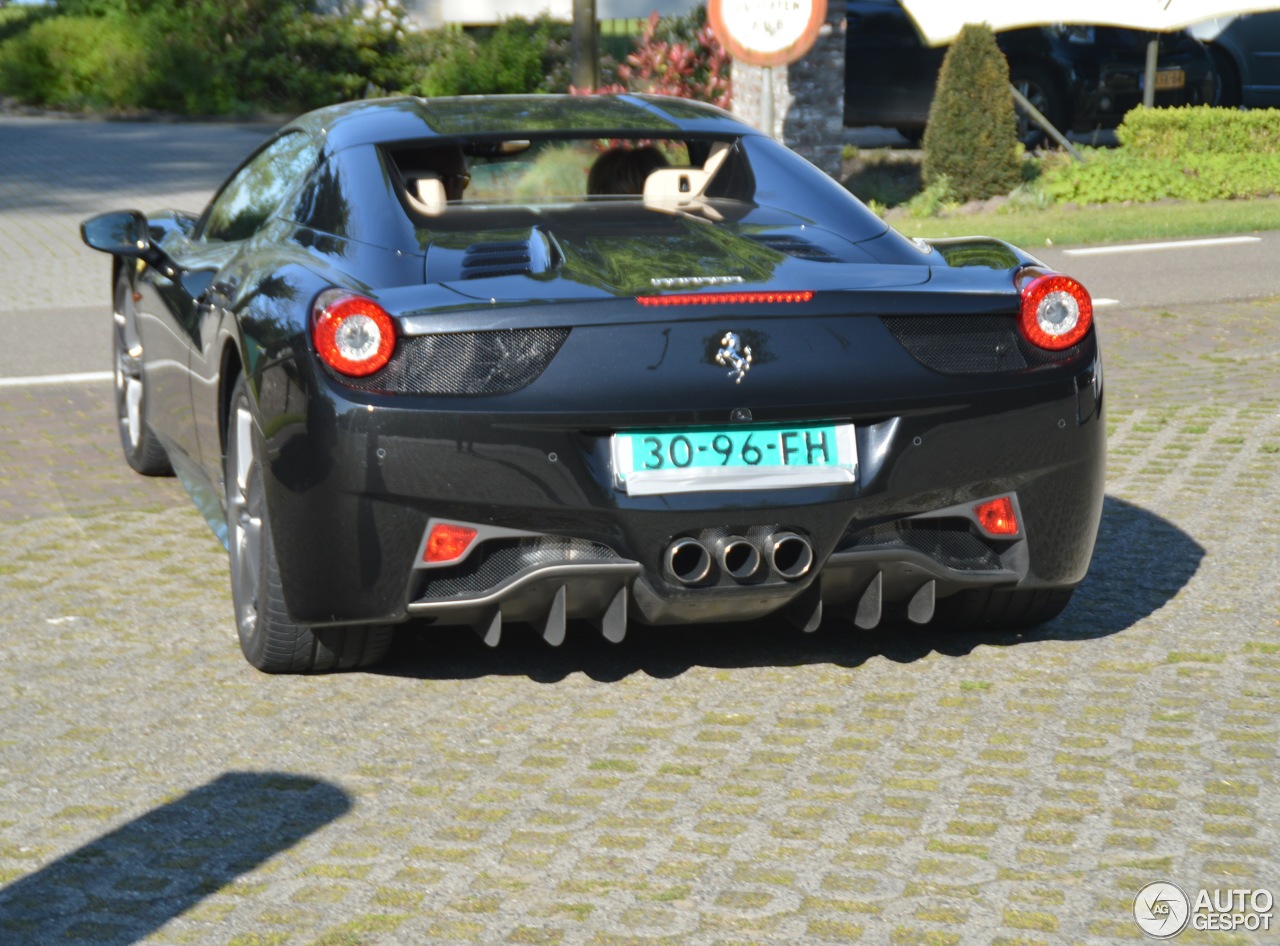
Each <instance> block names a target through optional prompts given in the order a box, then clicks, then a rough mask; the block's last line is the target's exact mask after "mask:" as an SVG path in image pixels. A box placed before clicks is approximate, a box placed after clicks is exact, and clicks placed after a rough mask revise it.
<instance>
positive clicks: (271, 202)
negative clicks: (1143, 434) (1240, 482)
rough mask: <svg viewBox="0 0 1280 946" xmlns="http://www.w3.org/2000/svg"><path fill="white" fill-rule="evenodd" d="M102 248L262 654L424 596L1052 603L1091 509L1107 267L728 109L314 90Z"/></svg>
mask: <svg viewBox="0 0 1280 946" xmlns="http://www.w3.org/2000/svg"><path fill="white" fill-rule="evenodd" d="M83 237H84V240H85V242H86V243H88V244H89V246H91V247H94V248H95V249H98V250H102V251H104V252H106V253H110V254H111V255H112V258H113V272H112V283H113V286H114V322H115V332H114V344H115V376H116V409H117V414H118V417H119V425H120V436H121V441H122V443H123V446H124V453H125V457H126V459H127V460H128V462H129V464H130V465H131V466H132V467H133V468H134V469H135V470H137V471H139V472H140V473H146V474H153V475H155V474H165V473H169V472H171V471H173V472H176V473H177V474H178V476H180V477H181V478H182V481H183V483H184V484H185V485H186V486H187V488H188V489H189V490H190V491H191V493H192V495H193V497H194V498H195V500H196V502H197V505H198V506H199V508H200V509H201V510H202V511H203V513H204V514H205V515H206V517H207V518H208V519H209V521H210V523H211V524H212V525H213V527H214V529H215V531H216V532H217V533H218V534H219V536H220V537H221V538H222V539H223V541H224V543H225V544H226V545H227V547H228V549H229V551H230V558H231V589H232V597H233V599H234V603H235V616H236V623H237V625H238V628H239V634H240V641H241V645H242V647H243V649H244V653H245V655H246V657H247V658H248V659H249V661H250V662H251V663H252V664H253V665H254V666H256V667H259V668H261V669H262V670H266V671H271V672H304V671H318V670H329V669H343V668H351V667H363V666H369V665H371V664H373V663H374V662H376V661H377V660H378V659H380V658H381V657H382V656H384V654H385V653H386V650H387V647H388V644H389V642H390V639H391V633H392V629H393V628H394V627H395V626H396V625H397V624H400V623H402V622H404V621H407V620H411V619H420V621H421V622H423V623H429V622H434V623H437V624H461V625H470V626H471V627H473V628H475V629H476V631H477V632H478V633H479V634H480V635H481V636H482V637H483V639H484V640H485V641H486V642H487V643H489V644H491V645H495V644H497V643H498V641H499V638H500V637H501V633H502V629H503V626H504V625H505V624H507V623H510V622H522V623H527V624H531V625H533V627H534V628H536V630H537V631H538V632H539V633H540V634H541V635H542V636H543V637H545V638H546V640H547V641H548V642H550V643H552V644H558V643H560V642H561V641H562V640H563V638H564V636H565V627H566V622H567V621H570V620H585V621H589V622H592V623H593V624H594V625H595V626H596V628H598V629H599V631H600V632H601V633H603V635H604V636H605V637H606V638H608V639H609V640H612V641H618V640H621V639H622V637H623V635H624V634H625V633H626V631H627V628H628V624H629V622H631V623H637V622H638V623H644V624H671V623H688V624H694V623H700V622H709V621H740V620H748V619H755V618H762V617H765V616H773V617H776V618H782V619H784V620H785V621H786V622H789V623H790V624H793V625H795V626H798V627H800V628H803V629H805V630H813V629H815V628H816V627H817V626H818V625H819V624H820V623H821V622H822V621H823V620H824V618H826V619H832V618H837V617H839V618H844V619H846V620H847V621H848V622H850V623H851V624H852V625H854V626H856V627H859V628H870V627H874V626H875V625H877V624H878V623H879V622H880V621H881V620H882V618H883V619H885V620H890V619H892V620H895V621H898V620H900V621H901V622H903V624H904V625H905V624H906V623H907V622H915V623H917V624H927V623H930V622H933V624H934V625H937V626H939V627H940V628H942V629H949V628H952V627H957V628H958V627H966V626H967V627H972V626H982V627H989V626H1010V625H1029V624H1035V623H1038V622H1041V621H1045V620H1047V619H1049V618H1051V617H1053V616H1054V615H1056V614H1057V613H1058V612H1059V611H1060V610H1061V609H1062V608H1063V607H1064V606H1065V605H1066V603H1067V600H1068V599H1069V598H1070V596H1071V592H1072V589H1073V588H1074V587H1075V586H1076V585H1077V584H1078V583H1079V582H1080V581H1081V579H1082V578H1083V577H1084V575H1085V570H1086V568H1087V567H1088V564H1089V558H1090V555H1091V553H1092V548H1093V543H1094V537H1095V534H1096V531H1097V526H1098V518H1099V514H1100V510H1101V504H1102V486H1103V460H1104V439H1103V427H1104V425H1103V423H1102V369H1101V362H1100V360H1099V354H1098V345H1097V340H1096V335H1095V331H1094V329H1093V328H1092V306H1091V303H1090V299H1089V295H1088V293H1087V292H1086V291H1085V290H1084V288H1083V287H1081V286H1080V284H1079V283H1077V282H1076V281H1074V280H1073V279H1070V278H1068V277H1066V276H1062V275H1059V274H1056V273H1052V272H1049V271H1047V270H1046V269H1045V268H1044V267H1043V266H1042V265H1041V264H1040V263H1039V262H1037V261H1036V260H1035V259H1033V258H1032V257H1030V256H1028V255H1026V254H1024V253H1022V252H1020V251H1019V250H1017V249H1014V248H1013V247H1011V246H1009V245H1007V244H1004V243H1001V242H999V241H995V240H990V239H966V240H955V241H933V242H921V241H912V240H908V239H906V238H904V237H902V236H901V235H899V234H898V233H897V232H895V231H894V230H892V229H890V228H888V227H887V226H886V225H885V224H884V223H883V222H882V221H881V220H880V219H878V218H877V217H876V216H875V215H874V214H872V213H871V212H870V211H868V210H867V209H866V208H865V207H864V206H863V205H862V204H861V203H859V202H858V201H857V200H856V199H855V198H854V197H852V196H851V195H850V194H849V193H847V192H846V191H845V190H844V189H843V188H842V187H840V186H839V185H838V184H836V183H835V182H833V181H832V180H830V179H829V178H828V177H826V176H825V175H823V174H822V173H821V172H819V171H818V170H817V169H815V168H814V167H813V166H811V165H810V164H808V163H806V162H805V161H804V160H802V159H801V158H799V157H798V156H796V155H795V154H793V153H792V152H790V151H788V150H787V149H786V148H784V147H783V146H781V145H779V144H777V143H775V142H774V141H772V140H771V139H770V138H768V137H767V136H765V135H762V134H761V133H759V132H758V131H756V130H755V129H753V128H750V127H748V126H746V125H744V124H742V123H740V122H739V121H737V120H735V119H734V118H733V117H732V116H730V115H728V114H726V113H725V112H722V111H719V110H717V109H715V108H712V107H710V106H706V105H702V104H698V103H693V102H689V101H685V100H679V99H666V98H659V97H649V96H618V97H558V96H529V97H496V98H477V99H468V98H457V99H431V100H424V99H414V98H401V99H394V100H384V101H369V102H360V103H354V104H349V105H343V106H336V107H333V108H327V109H323V110H320V111H317V112H313V113H311V114H308V115H304V116H302V117H301V118H299V119H297V120H295V121H293V122H290V123H289V124H288V125H286V126H285V127H284V128H282V129H281V130H280V131H279V133H277V134H275V135H274V136H272V137H271V138H270V139H269V140H268V141H267V142H266V143H264V144H263V145H262V146H261V147H260V148H259V149H258V150H257V151H256V152H255V153H254V154H252V155H251V156H250V157H249V159H248V160H247V161H246V162H245V163H244V164H243V165H242V166H241V167H240V168H239V169H238V170H236V172H235V173H234V174H233V175H232V176H231V178H230V179H229V180H228V181H227V183H226V184H225V185H223V187H222V188H221V189H220V190H219V191H218V193H217V194H216V196H215V197H214V198H213V200H212V202H211V203H210V204H209V206H208V207H207V208H205V210H204V212H203V213H202V214H200V215H199V216H194V215H190V214H185V213H176V212H165V213H159V214H155V215H153V216H151V217H144V216H143V215H142V214H140V213H138V212H136V211H121V212H116V213H108V214H103V215H101V216H98V217H94V218H93V219H91V220H88V221H86V222H85V223H84V225H83Z"/></svg>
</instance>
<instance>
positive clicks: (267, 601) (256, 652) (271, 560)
mask: <svg viewBox="0 0 1280 946" xmlns="http://www.w3.org/2000/svg"><path fill="white" fill-rule="evenodd" d="M225 463H226V468H225V471H224V472H225V477H226V484H227V545H228V550H229V552H230V554H231V598H232V602H233V604H234V606H235V613H236V630H237V631H238V633H239V635H240V649H241V650H242V651H243V652H244V656H245V659H246V660H248V661H249V663H251V664H253V666H255V667H257V668H258V669H259V670H261V671H263V672H265V673H313V672H317V671H325V670H353V669H355V668H358V667H371V666H373V665H374V664H376V663H378V662H379V661H380V660H382V658H383V657H385V656H386V654H387V650H388V648H390V646H391V638H392V636H393V634H394V629H393V628H391V627H388V626H375V627H350V628H323V629H312V628H309V627H304V626H303V625H300V624H296V623H294V622H293V620H292V619H291V618H290V617H289V611H288V609H287V608H286V607H285V603H284V594H283V592H282V590H281V587H280V568H279V562H278V560H277V558H276V549H275V542H274V540H273V538H272V535H271V522H270V519H269V517H268V510H267V502H266V496H265V495H264V493H263V486H262V465H261V463H260V462H259V459H258V453H257V445H256V442H255V439H254V434H253V414H252V413H251V411H250V407H249V387H248V385H247V384H246V383H245V380H244V378H243V377H241V378H239V379H237V381H236V385H235V389H234V390H233V391H232V393H231V408H230V411H229V412H228V415H227V452H226V459H225Z"/></svg>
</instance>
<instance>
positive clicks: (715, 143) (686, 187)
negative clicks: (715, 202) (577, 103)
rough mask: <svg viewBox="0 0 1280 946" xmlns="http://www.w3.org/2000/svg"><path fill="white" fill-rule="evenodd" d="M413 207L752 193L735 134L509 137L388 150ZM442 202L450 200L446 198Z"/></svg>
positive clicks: (429, 210) (427, 210)
mask: <svg viewBox="0 0 1280 946" xmlns="http://www.w3.org/2000/svg"><path fill="white" fill-rule="evenodd" d="M387 154H388V157H389V158H390V163H391V164H392V165H393V166H394V168H395V169H396V171H397V176H398V177H399V179H400V183H401V184H402V186H403V187H404V189H405V192H406V194H407V196H408V199H409V200H408V202H409V204H410V208H411V209H413V210H416V211H417V212H419V213H423V214H425V215H428V216H430V215H437V214H440V213H443V212H444V211H445V210H446V209H447V208H448V207H449V206H450V205H457V204H463V205H471V206H475V205H493V204H533V205H537V204H548V203H562V202H565V201H586V200H611V199H617V200H643V199H644V198H645V195H646V193H647V194H648V195H649V197H650V199H651V200H652V199H656V197H655V195H662V194H668V193H669V194H672V195H677V196H679V197H680V198H681V199H684V200H693V199H696V198H698V197H706V198H713V197H716V198H727V199H731V200H750V199H751V188H750V186H749V176H748V175H746V174H744V173H743V171H744V170H745V168H744V167H738V168H736V169H735V165H740V164H743V163H744V159H743V158H742V157H741V154H740V152H739V150H738V148H737V141H736V140H735V139H722V140H715V139H708V140H680V139H673V138H652V137H649V138H641V137H623V138H568V139H566V138H558V139H507V140H501V141H485V142H475V141H471V142H436V141H432V142H422V143H416V144H413V145H408V146H406V145H399V146H396V147H394V148H389V149H388V150H387ZM442 202H443V205H442Z"/></svg>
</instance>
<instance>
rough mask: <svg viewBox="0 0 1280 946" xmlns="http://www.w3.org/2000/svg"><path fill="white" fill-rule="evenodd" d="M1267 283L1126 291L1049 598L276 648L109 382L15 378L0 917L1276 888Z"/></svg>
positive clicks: (2, 555) (711, 920) (132, 934)
mask: <svg viewBox="0 0 1280 946" xmlns="http://www.w3.org/2000/svg"><path fill="white" fill-rule="evenodd" d="M0 223H2V221H0ZM1277 304H1278V303H1277V302H1276V301H1275V300H1270V301H1264V302H1259V303H1256V304H1233V305H1230V306H1203V307H1196V308H1191V309H1179V310H1176V311H1170V312H1169V313H1167V314H1166V313H1164V312H1161V311H1144V310H1130V311H1117V310H1105V311H1104V312H1103V313H1102V314H1101V316H1100V320H1101V331H1102V333H1103V338H1104V342H1105V344H1106V346H1107V347H1106V359H1107V385H1108V387H1107V404H1108V410H1109V417H1108V424H1109V428H1110V431H1111V433H1110V450H1111V460H1110V471H1109V479H1108V498H1107V501H1106V506H1105V510H1104V516H1103V523H1102V529H1101V534H1100V537H1099V544H1098V550H1097V554H1096V556H1095V560H1094V566H1093V568H1092V570H1091V572H1090V576H1089V578H1088V580H1087V581H1086V582H1085V584H1084V585H1083V586H1082V587H1081V589H1080V590H1079V592H1078V593H1077V596H1076V598H1075V600H1074V602H1073V603H1072V605H1071V606H1070V607H1069V608H1068V610H1067V611H1066V612H1065V613H1064V614H1063V615H1062V616H1061V617H1060V618H1058V619H1057V620H1055V621H1054V622H1052V623H1050V624H1049V625H1046V626H1045V627H1043V628H1041V629H1039V630H1037V631H1033V632H1027V633H1022V634H989V635H975V634H957V633H948V632H946V631H945V629H943V630H939V631H936V632H928V633H922V632H920V631H911V630H903V629H895V630H882V631H877V632H874V633H865V632H858V631H855V630H854V629H853V628H852V627H851V626H848V625H844V624H839V623H836V622H831V623H829V624H828V625H826V626H824V627H823V628H822V629H821V630H819V631H818V632H817V633H816V634H814V635H810V636H804V635H801V634H799V633H798V632H796V631H793V630H791V629H789V628H787V627H783V626H780V625H779V624H777V623H774V622H768V621H765V622H760V623H758V624H753V625H733V626H717V627H710V628H700V629H696V630H688V629H662V628H654V629H645V628H640V627H637V628H634V629H633V633H632V634H631V636H629V637H628V639H627V640H626V641H625V642H624V643H623V644H621V645H617V646H614V645H610V644H607V643H606V642H604V641H603V640H601V639H600V638H599V637H598V636H596V635H595V634H594V632H592V631H591V629H590V628H589V627H588V626H587V625H574V626H572V627H571V628H570V634H569V639H568V641H567V642H566V643H565V645H564V646H563V647H562V648H559V649H554V650H553V649H551V648H548V647H547V646H545V645H544V644H543V643H542V642H541V641H540V640H539V639H537V637H536V635H535V634H534V633H533V631H531V630H529V631H526V632H524V633H521V632H520V629H518V628H516V629H511V632H510V633H509V634H506V635H505V636H504V640H503V643H502V646H501V647H500V648H498V649H497V650H494V651H491V650H488V649H486V648H485V647H484V646H483V645H482V644H481V643H480V642H479V640H478V639H477V638H475V637H474V635H472V634H471V632H469V631H465V630H448V629H430V628H414V629H409V630H407V631H406V632H405V633H403V634H402V635H401V636H400V638H399V639H398V641H397V643H396V645H395V647H394V648H393V652H392V655H391V658H390V659H389V660H388V662H387V664H386V665H385V666H384V667H382V668H379V670H378V671H377V672H369V673H354V674H342V675H332V676H321V677H267V676H264V675H261V674H259V673H257V672H255V671H253V670H252V669H251V668H250V667H249V666H248V665H247V664H246V663H245V662H244V661H243V659H242V658H241V657H240V654H239V651H238V648H237V646H236V642H235V632H234V626H233V623H232V618H231V603H230V596H229V593H228V588H227V579H226V571H227V567H226V558H225V553H224V552H223V551H222V549H221V546H220V545H219V544H218V543H217V541H216V540H215V539H214V537H213V535H212V533H211V532H210V531H209V529H208V527H207V526H206V525H205V524H204V522H203V520H202V519H201V518H200V516H199V514H198V513H197V512H196V511H195V509H194V508H193V507H192V506H191V504H190V503H189V501H187V500H186V498H185V496H184V495H183V494H182V492H181V490H180V488H179V487H178V486H177V485H176V483H175V482H174V481H173V480H163V479H160V480H154V479H144V478H141V477H137V476H135V475H133V474H132V473H131V472H129V471H128V469H127V468H126V467H125V466H124V463H123V461H122V460H120V459H119V457H118V445H117V438H116V434H115V431H114V427H113V424H114V419H113V416H112V410H111V406H110V396H111V391H110V385H109V384H92V385H80V386H50V387H42V388H26V389H0V615H3V617H2V618H0V621H2V624H0V633H2V635H3V636H2V637H0V640H2V641H3V655H4V660H3V663H2V664H0V773H3V777H0V942H4V943H10V942H12V943H16V944H28V943H30V944H44V943H93V944H108V946H117V944H119V946H123V944H129V943H148V944H205V943H214V944H227V946H267V944H271V946H276V944H289V946H292V944H298V946H337V944H344V946H345V944H418V943H433V944H434V943H450V944H452V943H486V944H487V943H533V944H539V943H547V944H566V946H570V944H572V946H580V944H590V946H623V944H663V943H678V944H708V946H711V944H716V946H720V944H724V946H727V944H744V943H778V944H784V943H785V944H793V943H817V944H821V943H850V942H857V943H867V944H886V943H887V944H962V946H968V944H975V946H1013V944H1036V943H1043V944H1060V943H1065V944H1094V943H1112V942H1140V941H1142V940H1143V936H1142V934H1141V933H1140V932H1139V931H1138V929H1137V927H1136V926H1135V924H1134V923H1133V921H1132V918H1131V913H1130V909H1131V903H1132V899H1133V896H1134V894H1135V893H1136V892H1137V891H1138V889H1139V888H1140V887H1141V886H1142V885H1143V884H1145V883H1147V882H1149V881H1153V880H1172V881H1174V882H1176V883H1178V884H1180V885H1181V886H1182V887H1183V888H1184V889H1189V890H1192V891H1194V890H1197V889H1199V888H1201V887H1208V888H1211V889H1212V888H1214V887H1223V888H1226V887H1246V888H1247V887H1258V886H1261V887H1268V888H1270V889H1271V890H1272V891H1273V892H1274V891H1276V890H1277V888H1280V876H1277V874H1278V872H1277V864H1278V863H1280V856H1278V855H1280V828H1278V827H1277V819H1276V812H1277V810H1280V804H1278V803H1280V791H1278V789H1277V781H1276V770H1277V759H1276V754H1277V721H1278V720H1280V591H1277V588H1278V587H1280V512H1278V511H1277V510H1280V462H1277V461H1278V460H1280V379H1278V377H1277V372H1276V371H1275V368H1274V364H1275V359H1274V358H1269V357H1268V356H1267V353H1268V352H1272V353H1274V352H1276V351H1277V350H1280V324H1278V322H1277V320H1276V319H1275V318H1274V314H1275V312H1276V307H1277ZM104 317H105V316H104ZM1178 941H1179V942H1184V941H1185V942H1188V943H1219V944H1231V943H1253V942H1268V941H1274V940H1273V939H1272V940H1268V939H1267V938H1264V937H1262V936H1259V935H1251V934H1247V933H1195V932H1193V931H1188V932H1186V933H1184V934H1183V935H1182V936H1181V937H1180V938H1179V940H1178Z"/></svg>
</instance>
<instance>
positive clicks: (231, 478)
mask: <svg viewBox="0 0 1280 946" xmlns="http://www.w3.org/2000/svg"><path fill="white" fill-rule="evenodd" d="M227 433H228V436H227V471H226V476H227V532H228V534H227V545H228V546H229V551H230V553H231V597H232V600H233V603H234V605H235V609H236V625H237V627H238V629H239V631H240V637H241V639H242V640H248V639H249V638H250V637H252V636H253V634H254V632H255V631H256V629H257V626H258V599H259V594H260V588H259V580H260V575H261V571H260V570H259V563H260V562H261V560H262V473H261V471H260V470H259V469H258V460H257V457H256V455H255V454H254V446H253V415H252V414H250V413H249V405H248V403H247V402H246V399H245V398H244V396H243V395H241V396H240V397H238V398H237V399H236V402H235V403H234V404H233V405H232V414H231V423H230V430H229V431H228V432H227Z"/></svg>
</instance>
